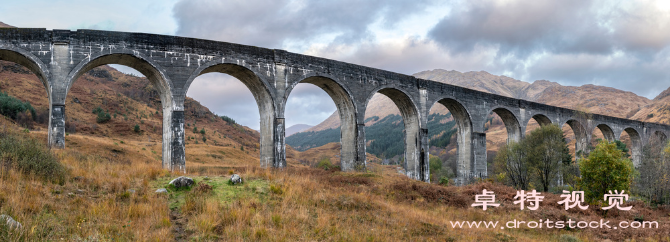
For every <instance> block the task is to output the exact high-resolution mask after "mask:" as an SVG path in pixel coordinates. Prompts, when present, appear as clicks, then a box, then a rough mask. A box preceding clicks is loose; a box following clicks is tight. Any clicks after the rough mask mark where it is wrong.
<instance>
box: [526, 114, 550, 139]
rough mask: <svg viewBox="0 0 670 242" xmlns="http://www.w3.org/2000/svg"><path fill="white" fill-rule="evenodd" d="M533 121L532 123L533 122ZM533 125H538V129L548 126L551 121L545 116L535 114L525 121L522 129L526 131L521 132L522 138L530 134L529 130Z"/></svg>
mask: <svg viewBox="0 0 670 242" xmlns="http://www.w3.org/2000/svg"><path fill="white" fill-rule="evenodd" d="M533 121H534V122H533ZM535 124H537V125H539V126H540V127H542V126H545V125H550V124H552V122H551V119H550V118H549V117H547V116H546V115H544V114H542V113H536V114H533V116H531V117H530V118H529V119H528V120H526V124H525V126H524V128H525V129H526V130H523V131H524V132H523V133H524V136H525V135H528V134H529V133H530V132H532V130H531V129H529V127H530V126H534V125H535Z"/></svg>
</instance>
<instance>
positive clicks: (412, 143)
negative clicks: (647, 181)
mask: <svg viewBox="0 0 670 242" xmlns="http://www.w3.org/2000/svg"><path fill="white" fill-rule="evenodd" d="M0 60H6V61H11V62H15V63H18V64H21V65H23V66H25V67H27V68H28V69H30V70H31V71H32V72H33V73H35V75H37V77H38V78H39V79H40V80H41V81H42V83H43V84H44V87H45V89H46V92H47V96H48V99H49V105H50V118H49V131H48V133H49V138H48V144H49V145H50V146H51V147H54V148H64V147H65V115H66V114H67V111H66V110H67V109H66V102H65V100H66V97H67V94H68V92H69V90H70V88H71V87H72V85H73V83H74V82H75V81H76V80H77V79H78V77H79V76H81V75H82V74H84V73H86V72H87V71H89V70H91V69H93V68H95V67H98V66H101V65H107V64H120V65H125V66H129V67H132V68H134V69H136V70H138V71H139V72H141V73H142V74H143V75H145V76H146V77H147V78H148V79H149V80H150V81H151V83H152V84H153V85H154V86H155V87H157V89H158V91H159V93H160V97H161V103H162V109H163V158H162V159H163V161H162V162H163V167H164V168H165V169H169V170H171V171H180V172H185V160H186V155H185V146H184V144H185V143H184V98H185V96H186V92H187V91H188V88H189V86H190V85H191V83H192V82H193V80H194V79H195V78H196V77H198V76H200V75H202V74H205V73H210V72H220V73H225V74H229V75H231V76H233V77H235V78H237V79H239V80H240V81H242V82H243V83H244V84H245V85H246V86H247V87H248V88H249V89H250V90H251V93H252V94H253V95H254V98H255V99H256V102H257V104H258V108H259V112H260V117H261V121H260V122H261V128H260V132H261V138H260V164H261V166H262V167H277V168H282V167H286V153H285V146H286V145H285V142H284V139H285V134H284V128H285V123H284V110H285V105H286V101H287V99H288V96H289V94H290V93H291V91H292V90H293V88H294V87H295V86H296V85H297V84H298V83H311V84H314V85H316V86H319V87H320V88H322V89H323V90H324V91H325V92H326V93H328V95H330V97H331V98H332V99H333V101H334V102H335V104H336V106H337V110H338V113H339V116H340V120H341V125H342V126H341V132H342V133H341V145H342V150H341V167H342V170H344V171H354V170H356V171H361V170H365V168H366V155H365V154H366V153H365V145H366V142H365V122H364V116H365V111H366V108H367V104H368V101H369V100H370V98H371V97H372V96H373V95H374V94H375V93H381V94H383V95H386V96H387V97H389V98H390V99H391V100H393V102H394V103H395V104H396V105H397V106H398V109H399V110H400V112H401V114H402V118H403V121H404V125H405V130H404V137H405V154H404V156H405V157H404V161H405V163H404V167H405V171H406V174H407V176H409V177H411V178H413V179H417V180H421V181H428V179H429V166H428V148H429V147H428V143H429V142H428V141H429V137H428V129H427V125H426V124H427V117H428V113H429V111H430V109H431V107H433V106H434V105H438V103H439V105H444V106H446V107H447V109H449V111H450V112H451V113H452V115H453V117H454V119H455V120H456V123H457V129H458V132H457V140H458V169H457V174H458V178H457V179H456V182H457V183H459V184H460V183H463V182H464V181H465V179H468V178H472V177H486V176H487V175H488V174H487V170H486V133H485V130H484V124H485V123H486V119H487V117H488V115H490V114H491V113H496V114H497V115H498V116H500V117H501V118H502V120H503V122H504V124H505V127H506V129H507V134H508V140H515V141H518V140H520V139H521V138H523V136H524V131H525V130H526V126H527V125H528V122H529V121H530V120H531V119H535V120H536V121H537V122H538V123H539V124H540V125H546V124H557V125H559V126H563V125H564V124H566V123H567V124H568V125H569V126H570V127H571V128H572V130H573V131H574V133H575V138H576V139H577V142H576V150H583V149H584V148H586V145H587V143H588V142H589V141H590V139H591V136H592V134H591V133H592V131H593V130H594V129H595V128H599V129H600V130H601V131H602V133H603V134H604V136H605V138H606V139H607V140H610V141H611V140H615V139H619V136H620V135H621V133H622V132H626V133H627V134H628V135H629V136H630V137H631V140H632V147H631V150H632V158H633V161H634V163H635V164H638V163H639V162H640V159H641V150H642V146H643V145H645V144H646V143H648V142H649V140H650V139H651V138H652V137H658V138H660V139H662V140H665V138H666V135H667V134H668V133H669V132H670V126H667V125H662V124H655V123H644V122H640V121H635V120H628V119H622V118H615V117H610V116H604V115H595V114H594V115H585V114H584V113H580V112H578V111H575V110H571V109H566V108H560V107H554V106H549V105H544V104H540V103H535V102H530V101H525V100H520V99H514V98H509V97H504V96H500V95H495V94H489V93H484V92H480V91H475V90H471V89H467V88H463V87H458V86H453V85H449V84H444V83H439V82H434V81H429V80H423V79H419V78H416V77H413V76H408V75H403V74H398V73H394V72H390V71H385V70H379V69H375V68H370V67H365V66H360V65H354V64H349V63H344V62H340V61H335V60H329V59H324V58H318V57H312V56H306V55H301V54H295V53H291V52H287V51H284V50H277V49H266V48H259V47H255V46H247V45H240V44H233V43H226V42H218V41H210V40H202V39H193V38H184V37H176V36H165V35H155V34H143V33H126V32H110V31H97V30H77V31H70V30H46V29H23V28H3V29H0Z"/></svg>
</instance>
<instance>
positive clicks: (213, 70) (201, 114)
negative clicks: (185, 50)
mask: <svg viewBox="0 0 670 242" xmlns="http://www.w3.org/2000/svg"><path fill="white" fill-rule="evenodd" d="M193 83H197V84H195V85H193ZM184 89H185V90H186V91H187V96H190V97H193V98H194V99H196V98H198V99H200V100H201V102H206V103H208V106H210V107H209V108H207V109H206V110H197V109H196V108H197V107H198V105H195V104H190V103H189V102H190V100H188V99H185V101H184V113H185V115H184V116H185V123H186V125H185V126H186V127H185V129H186V137H185V139H186V144H188V146H186V147H188V148H189V149H188V150H186V151H187V157H188V162H191V161H192V162H193V165H189V169H199V168H198V166H209V167H212V168H216V167H223V166H226V165H228V166H229V165H240V162H244V161H245V160H251V159H259V161H260V162H259V163H256V164H260V166H261V167H264V168H267V167H273V166H274V167H280V166H279V164H275V163H276V162H279V161H277V160H276V159H275V147H274V142H273V141H274V138H275V122H276V120H275V117H276V115H275V105H274V101H273V98H272V96H271V95H270V93H269V90H268V89H267V88H266V87H265V84H264V83H263V81H262V80H261V79H260V78H259V77H258V76H257V75H256V74H255V73H254V72H253V71H251V70H249V69H247V68H246V67H243V66H239V65H235V64H216V65H212V66H209V67H206V68H204V69H202V71H200V72H199V73H197V75H196V76H195V77H194V78H192V79H190V80H189V81H188V82H187V83H186V85H185V86H184ZM212 90H214V91H212ZM251 96H253V99H254V100H255V104H256V106H257V108H258V116H256V115H249V114H248V111H249V109H254V108H255V107H253V105H248V101H249V100H250V97H251ZM203 97H204V98H203ZM221 102H226V104H230V103H231V102H232V103H234V104H237V105H239V106H241V107H235V106H233V105H226V106H225V107H223V106H221V105H219V103H221ZM236 108H238V109H236ZM239 108H241V109H242V110H241V109H239ZM209 109H214V110H215V112H211V111H210V110H209ZM244 109H245V110H244ZM217 113H218V114H217ZM212 120H214V122H212ZM240 120H241V121H242V122H241V123H238V121H240ZM255 122H259V124H260V125H259V126H254V125H253V123H255ZM198 123H205V124H206V125H208V126H210V127H212V128H213V129H215V130H214V131H212V132H207V131H205V132H204V133H203V132H202V129H201V127H202V126H204V125H201V124H198ZM244 125H248V126H250V127H251V128H249V127H246V126H244ZM256 128H258V130H259V131H260V132H259V133H256V131H254V129H256ZM196 131H197V132H196ZM203 137H204V138H206V139H207V140H206V141H205V140H204V139H203ZM250 140H251V142H250ZM254 141H258V143H256V142H254ZM210 144H213V145H214V146H215V148H214V149H217V150H218V152H219V153H220V154H221V155H220V156H219V157H215V156H211V155H210V156H209V157H208V156H207V155H206V154H205V155H203V152H200V151H201V150H211V149H212V148H211V146H210ZM201 161H206V162H205V163H206V164H197V165H196V163H198V162H201Z"/></svg>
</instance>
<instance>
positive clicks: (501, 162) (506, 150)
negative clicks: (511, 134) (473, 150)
mask: <svg viewBox="0 0 670 242" xmlns="http://www.w3.org/2000/svg"><path fill="white" fill-rule="evenodd" d="M522 147H523V145H522V144H520V143H517V142H514V141H510V142H509V143H508V144H506V145H503V146H502V147H500V149H499V150H498V153H497V154H496V156H495V158H494V161H493V162H494V163H493V170H494V172H495V173H496V174H498V176H497V179H498V180H499V181H501V182H503V183H506V184H509V185H512V186H513V187H514V188H516V189H521V190H527V189H528V184H529V182H530V178H529V175H530V172H529V165H528V159H527V152H526V151H527V150H526V149H523V148H522Z"/></svg>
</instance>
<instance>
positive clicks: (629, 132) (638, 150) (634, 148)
mask: <svg viewBox="0 0 670 242" xmlns="http://www.w3.org/2000/svg"><path fill="white" fill-rule="evenodd" d="M620 140H621V142H622V143H624V144H626V147H627V149H628V155H629V156H630V159H631V161H633V165H634V166H635V167H638V166H639V165H640V161H641V160H642V138H641V136H640V133H638V132H637V130H635V129H634V128H631V127H628V128H625V129H624V130H623V132H622V133H621V138H620Z"/></svg>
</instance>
